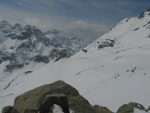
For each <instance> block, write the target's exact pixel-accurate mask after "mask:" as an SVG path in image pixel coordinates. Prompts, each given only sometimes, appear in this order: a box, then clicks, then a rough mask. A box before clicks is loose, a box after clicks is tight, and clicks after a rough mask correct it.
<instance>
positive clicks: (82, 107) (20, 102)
mask: <svg viewBox="0 0 150 113" xmlns="http://www.w3.org/2000/svg"><path fill="white" fill-rule="evenodd" d="M56 94H57V96H56ZM54 95H55V96H54ZM59 95H60V98H62V97H63V96H61V95H66V96H67V97H68V104H69V107H70V109H71V110H73V112H74V113H95V110H94V109H93V107H92V106H91V105H90V104H89V102H88V101H87V100H86V99H85V98H83V97H82V96H81V95H80V94H79V92H78V91H77V90H76V89H75V88H73V87H72V86H70V85H68V84H66V83H65V82H63V81H57V82H54V83H52V84H48V85H44V86H41V87H38V88H36V89H34V90H31V91H29V92H27V93H25V94H23V95H21V96H19V97H17V98H16V100H15V103H14V107H15V108H17V110H18V112H19V113H25V112H27V111H28V110H33V111H34V110H39V111H38V112H40V113H43V112H44V113H46V112H47V111H48V110H47V109H48V107H51V105H52V104H57V105H60V104H59V103H60V100H61V99H58V100H59V101H58V100H57V99H56V97H58V98H59ZM47 98H48V99H47ZM64 98H65V96H64ZM64 98H62V99H64ZM48 101H49V102H48ZM43 103H44V104H43ZM47 103H48V104H47ZM65 104H66V102H65V101H64V103H61V105H60V106H61V107H62V105H65ZM66 106H67V105H66ZM43 108H46V109H45V110H43ZM62 108H63V107H62ZM40 110H41V111H40ZM28 112H29V111H28ZM34 112H35V111H34Z"/></svg>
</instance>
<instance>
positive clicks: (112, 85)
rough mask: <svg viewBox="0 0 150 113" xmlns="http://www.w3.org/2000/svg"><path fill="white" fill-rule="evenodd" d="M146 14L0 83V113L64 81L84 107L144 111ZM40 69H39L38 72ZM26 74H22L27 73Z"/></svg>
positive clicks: (149, 14) (149, 63) (149, 48)
mask: <svg viewBox="0 0 150 113" xmlns="http://www.w3.org/2000/svg"><path fill="white" fill-rule="evenodd" d="M149 58H150V11H149V10H147V11H145V12H144V13H142V14H141V15H140V16H138V17H134V18H131V19H124V20H123V21H121V22H120V23H119V24H117V25H116V27H115V28H113V29H112V31H110V32H109V33H107V34H105V35H104V36H102V37H100V38H99V39H97V40H96V41H95V42H93V43H92V44H90V45H89V46H87V47H86V48H84V49H83V50H82V51H80V52H78V53H77V54H76V55H74V56H72V57H71V58H69V59H68V60H67V59H65V60H61V61H59V62H55V63H54V62H50V63H49V64H47V65H43V64H39V66H36V67H35V68H34V67H33V66H32V65H28V66H27V67H26V68H23V69H20V70H19V71H15V72H13V73H12V74H11V76H9V73H7V75H6V74H4V75H3V76H2V78H1V79H0V80H1V82H0V91H1V93H0V108H2V107H3V106H5V105H9V104H10V105H11V104H13V101H14V98H15V97H16V96H17V95H20V94H22V93H24V92H26V91H28V90H30V89H33V88H35V87H37V86H41V85H43V84H49V83H52V82H54V81H56V80H60V79H61V80H64V81H65V82H67V83H69V84H71V85H73V86H74V87H75V88H77V89H78V90H79V92H80V93H81V95H83V96H84V97H86V98H87V99H88V100H89V102H90V103H92V104H99V105H101V106H107V107H108V108H110V109H111V110H112V111H117V109H118V107H119V106H121V105H123V104H125V103H129V102H132V101H133V102H137V103H140V104H143V105H144V106H145V107H148V106H149V105H150V101H149V98H150V87H149V86H150V70H149V68H150V60H149ZM40 65H43V67H42V68H40V67H41V66H40ZM29 71H30V73H27V72H29Z"/></svg>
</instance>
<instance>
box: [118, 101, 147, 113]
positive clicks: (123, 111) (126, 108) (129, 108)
mask: <svg viewBox="0 0 150 113" xmlns="http://www.w3.org/2000/svg"><path fill="white" fill-rule="evenodd" d="M134 108H138V109H140V110H145V108H144V106H143V105H141V104H138V103H134V102H130V103H128V104H124V105H122V106H121V107H120V108H119V109H118V111H117V113H134Z"/></svg>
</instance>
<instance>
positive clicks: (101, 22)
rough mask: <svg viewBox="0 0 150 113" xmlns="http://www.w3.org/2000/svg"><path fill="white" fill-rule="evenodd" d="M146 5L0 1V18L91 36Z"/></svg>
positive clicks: (111, 0)
mask: <svg viewBox="0 0 150 113" xmlns="http://www.w3.org/2000/svg"><path fill="white" fill-rule="evenodd" d="M149 7H150V0H0V20H3V19H6V20H8V21H10V22H11V23H16V22H21V23H23V24H32V25H36V26H38V27H40V28H41V29H43V30H48V29H53V28H55V29H59V30H61V31H63V32H65V33H69V34H74V35H78V36H80V37H84V38H94V39H95V38H96V37H99V36H100V35H102V34H104V33H105V32H107V30H108V29H110V28H111V27H113V26H114V25H115V24H117V23H118V22H119V21H121V20H122V19H124V18H130V17H133V16H137V15H138V14H139V13H140V12H142V11H144V10H145V9H147V8H149Z"/></svg>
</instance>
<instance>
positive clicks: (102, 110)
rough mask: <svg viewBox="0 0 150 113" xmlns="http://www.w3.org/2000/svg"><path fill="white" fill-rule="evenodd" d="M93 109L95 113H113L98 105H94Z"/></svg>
mask: <svg viewBox="0 0 150 113" xmlns="http://www.w3.org/2000/svg"><path fill="white" fill-rule="evenodd" d="M93 108H94V110H95V112H96V113H113V112H112V111H110V110H109V109H108V108H107V107H103V106H99V105H94V106H93Z"/></svg>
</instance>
